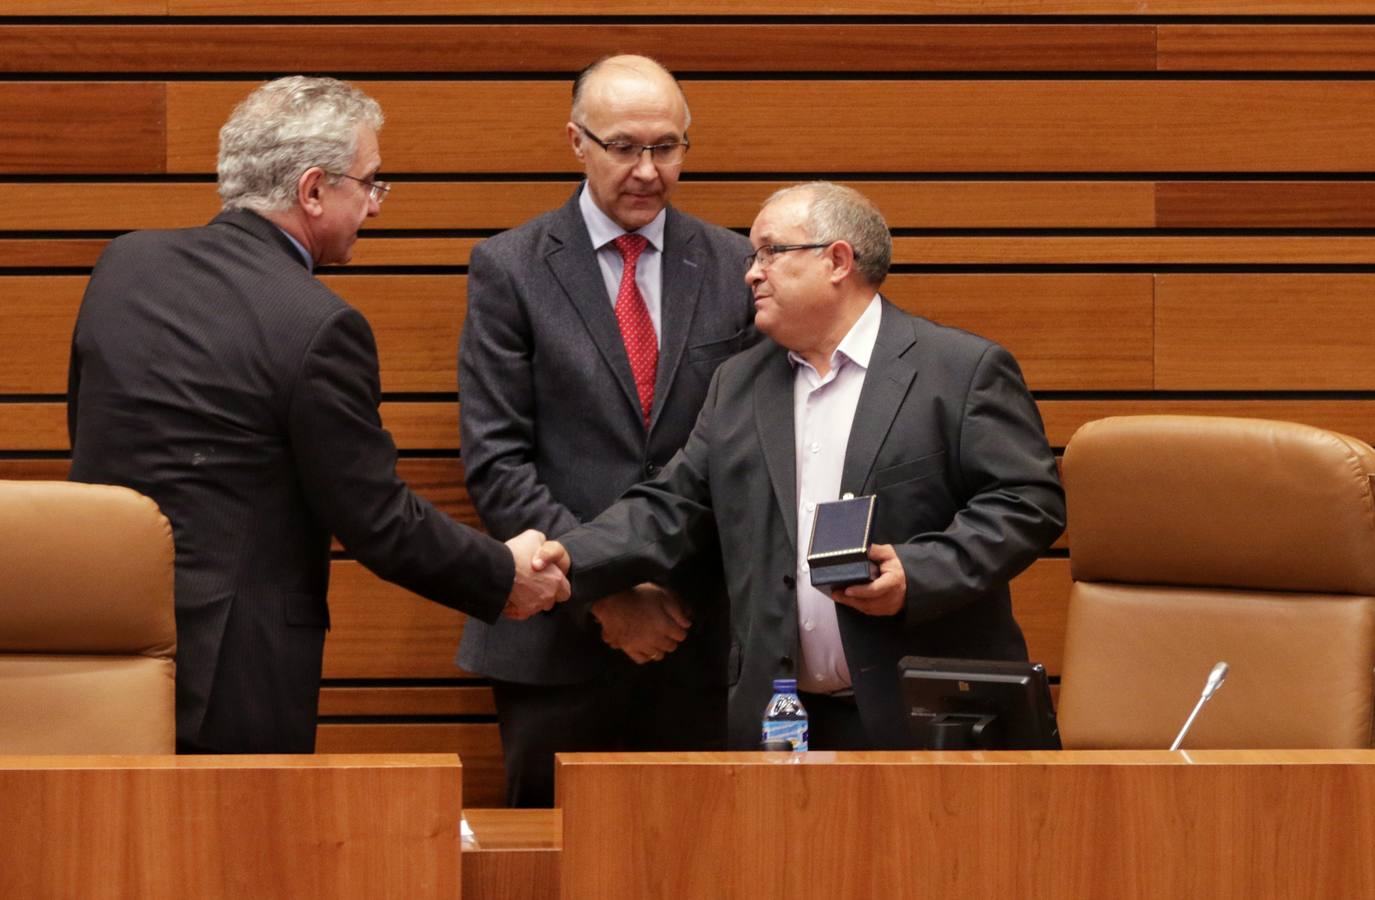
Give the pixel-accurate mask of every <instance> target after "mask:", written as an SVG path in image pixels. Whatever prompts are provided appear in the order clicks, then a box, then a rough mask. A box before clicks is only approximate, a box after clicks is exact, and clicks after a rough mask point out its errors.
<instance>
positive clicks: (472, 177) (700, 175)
mask: <svg viewBox="0 0 1375 900" xmlns="http://www.w3.org/2000/svg"><path fill="white" fill-rule="evenodd" d="M385 136H386V135H385V133H384V134H383V137H384V139H385ZM384 171H385V169H384ZM386 176H387V178H386V180H387V181H391V182H396V183H405V182H424V181H445V182H455V183H461V184H486V183H496V182H508V181H512V182H525V181H536V182H549V181H572V180H575V179H578V178H580V177H581V173H580V172H578V171H576V170H573V169H569V170H565V171H559V172H386ZM818 179H825V180H828V181H847V182H856V183H859V182H867V181H912V182H923V181H936V182H945V181H991V182H1002V181H1026V182H1045V181H1064V182H1076V181H1189V182H1193V181H1220V182H1246V181H1302V182H1327V181H1375V172H1368V171H1367V172H1237V171H1230V172H1221V171H1209V172H1146V171H1140V172H1078V171H1076V172H982V171H981V172H926V171H899V170H892V171H886V172H846V171H837V170H831V171H824V172H823V171H805V170H803V171H792V172H779V171H778V170H776V169H775V170H770V171H768V172H712V171H700V170H688V171H684V172H683V174H682V177H681V179H680V180H681V181H683V182H684V183H686V182H692V181H726V182H731V181H783V182H791V181H814V180H818ZM67 183H80V184H130V183H132V184H214V183H215V174H214V173H213V172H202V173H194V174H186V173H176V174H167V173H158V172H154V173H124V172H117V173H110V172H105V173H59V174H14V173H10V174H3V175H0V184H67Z"/></svg>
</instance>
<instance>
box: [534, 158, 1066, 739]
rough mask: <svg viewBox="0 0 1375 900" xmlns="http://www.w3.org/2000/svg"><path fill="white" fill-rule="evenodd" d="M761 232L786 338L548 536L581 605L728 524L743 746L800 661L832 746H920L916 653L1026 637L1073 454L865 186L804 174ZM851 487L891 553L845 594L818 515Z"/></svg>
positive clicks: (878, 547) (764, 217) (801, 681)
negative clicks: (623, 479)
mask: <svg viewBox="0 0 1375 900" xmlns="http://www.w3.org/2000/svg"><path fill="white" fill-rule="evenodd" d="M750 243H751V244H752V245H753V246H754V252H753V253H751V254H750V255H749V257H748V258H747V260H746V263H747V265H748V270H747V271H746V273H745V280H746V281H747V282H748V283H749V285H750V287H751V288H752V290H753V292H754V304H755V325H756V326H757V327H758V328H759V330H760V331H761V332H763V333H764V334H765V335H767V336H768V337H769V338H771V341H768V342H765V343H763V344H760V345H759V346H757V347H754V348H753V349H751V350H747V351H745V352H744V353H741V354H740V355H739V356H736V357H734V358H733V359H730V360H728V361H726V362H725V363H723V364H722V365H721V367H720V368H719V369H718V370H717V372H716V376H715V378H714V379H713V380H712V383H711V388H710V390H709V392H708V394H707V398H706V402H705V404H704V405H703V407H702V415H701V417H700V418H699V419H698V420H697V424H696V426H695V427H694V429H693V432H692V435H691V436H690V437H689V438H688V441H687V444H686V445H685V446H684V448H683V451H682V452H681V453H679V454H678V455H677V456H675V457H674V458H673V460H672V461H671V462H670V463H669V464H668V465H667V466H665V467H664V470H663V472H661V473H660V474H659V476H658V477H657V478H655V479H653V480H651V481H648V482H646V483H644V484H641V485H639V486H637V487H635V488H632V489H631V490H630V491H628V492H627V493H626V494H625V496H624V497H623V498H622V499H621V500H619V501H618V502H617V503H616V504H615V505H614V506H612V507H611V508H609V509H608V510H607V511H606V512H604V513H603V514H602V515H600V516H598V517H597V518H596V519H594V520H593V521H592V522H590V523H588V524H586V525H583V526H581V527H579V528H576V529H573V530H572V531H570V532H567V533H566V534H564V535H563V536H562V537H561V538H560V539H559V541H560V542H561V544H562V546H560V543H555V542H550V543H549V544H547V545H546V548H547V549H548V551H549V553H550V561H551V562H558V561H560V560H563V561H565V562H567V561H571V564H572V569H571V573H572V580H573V599H572V600H571V601H570V603H569V604H568V607H569V608H570V611H576V610H577V609H578V608H580V607H582V606H584V605H585V604H586V603H587V602H588V600H589V598H591V597H597V596H601V595H603V594H605V593H607V592H608V591H614V590H618V589H620V588H622V587H623V586H625V585H626V584H630V583H634V582H636V581H641V580H644V579H647V578H662V577H666V576H668V575H669V574H670V573H672V572H673V571H674V570H675V569H677V568H678V567H679V566H681V565H683V564H685V563H689V562H690V561H691V560H693V559H694V557H696V555H698V554H699V553H702V552H704V551H708V550H710V549H712V548H713V547H714V546H716V545H719V550H720V553H721V555H722V557H723V559H724V562H725V571H726V582H727V587H728V590H729V593H730V603H731V631H732V637H733V646H732V662H733V667H732V670H731V673H730V674H731V693H730V726H729V741H730V745H731V747H732V748H736V749H753V748H757V747H758V746H759V743H760V718H761V715H762V713H763V711H764V706H765V704H766V702H767V701H768V699H769V695H770V692H771V683H772V679H774V678H776V677H781V676H786V677H791V676H796V678H797V681H798V685H799V687H800V688H801V690H802V692H803V693H802V700H803V705H804V706H805V707H806V708H807V711H808V713H809V714H810V727H811V743H810V746H811V748H812V749H821V750H850V749H871V748H893V749H896V748H902V747H906V746H910V742H911V737H910V735H909V734H908V733H907V728H906V721H907V716H906V714H905V710H904V709H903V706H902V702H901V695H900V690H899V680H898V660H899V659H900V658H902V657H903V656H904V655H907V654H917V655H923V656H950V657H966V658H987V659H1023V660H1024V659H1026V643H1025V641H1024V640H1023V638H1022V633H1021V630H1020V629H1019V628H1018V626H1017V622H1016V620H1015V619H1014V618H1013V616H1012V606H1011V602H1010V598H1009V593H1008V582H1009V581H1010V580H1011V579H1012V577H1013V576H1015V575H1016V574H1017V573H1018V572H1020V571H1022V570H1023V569H1024V568H1026V567H1027V566H1028V565H1030V563H1031V562H1032V561H1033V560H1035V558H1036V557H1037V555H1039V554H1040V553H1041V552H1042V551H1043V550H1045V549H1046V548H1047V547H1049V546H1050V544H1051V542H1052V541H1054V540H1055V538H1056V536H1057V535H1058V534H1059V533H1060V531H1061V529H1062V528H1063V527H1064V497H1063V493H1062V491H1061V490H1060V484H1059V482H1058V480H1057V477H1056V472H1055V457H1054V455H1053V454H1052V453H1051V450H1050V447H1049V446H1048V444H1047V442H1046V437H1045V432H1044V430H1043V428H1042V425H1041V419H1040V416H1039V415H1038V413H1037V411H1036V404H1035V402H1034V401H1033V400H1032V398H1031V395H1030V393H1029V392H1028V391H1027V388H1026V385H1025V384H1024V383H1023V381H1022V376H1021V373H1020V371H1019V370H1018V368H1017V364H1016V362H1015V361H1014V360H1013V358H1012V356H1011V355H1010V354H1009V353H1008V352H1007V351H1006V350H1004V349H1003V348H1002V347H999V346H998V345H997V344H994V343H991V342H990V341H987V340H984V339H983V338H980V337H977V336H975V335H972V334H969V333H967V332H963V331H957V330H955V329H953V328H946V327H943V326H940V325H937V324H936V323H934V322H930V321H928V320H926V319H922V318H918V317H915V316H910V315H908V314H906V313H904V312H902V311H901V310H899V309H898V308H897V307H895V306H893V305H892V304H890V303H889V302H888V301H887V300H885V299H884V298H883V297H882V296H881V295H880V294H879V293H878V288H879V285H881V284H882V283H883V280H884V278H885V277H886V275H887V273H888V266H889V261H890V259H891V257H892V240H891V238H890V237H889V233H888V228H887V225H886V224H885V223H884V221H883V217H882V216H881V215H880V214H879V212H878V210H877V209H875V208H874V206H873V204H871V203H870V202H869V201H868V200H867V199H865V198H864V197H863V196H861V195H860V194H858V193H857V192H855V191H853V190H851V189H849V188H845V187H841V186H839V185H834V184H827V183H813V184H804V185H799V186H796V187H792V188H787V189H785V190H783V191H780V192H778V193H776V194H774V196H773V197H771V198H770V199H769V200H768V201H767V202H766V203H765V204H764V208H763V209H762V210H761V211H760V213H759V215H758V217H757V218H756V219H755V220H754V226H753V228H751V230H750ZM845 494H853V495H855V496H860V495H865V494H874V495H876V496H877V501H876V507H875V514H874V521H873V524H872V530H871V532H870V537H871V540H872V546H871V549H870V553H869V558H870V559H871V560H872V561H873V562H875V563H876V564H877V566H878V575H877V577H875V578H874V580H873V581H872V582H870V583H868V584H860V585H855V586H852V587H847V588H845V589H843V590H836V591H832V592H831V593H830V594H826V593H823V592H822V591H820V590H818V589H817V588H815V587H813V586H812V584H811V579H810V573H809V571H808V566H807V559H806V552H807V544H808V535H809V534H810V533H811V525H812V518H813V515H814V513H815V511H816V505H817V504H818V503H821V502H824V501H831V500H837V499H839V498H841V497H842V496H843V495H845ZM565 548H566V550H567V555H566V557H565V555H564V550H565ZM543 552H544V551H541V554H543ZM539 565H541V562H540V561H539V560H537V561H536V566H537V567H538V566H539Z"/></svg>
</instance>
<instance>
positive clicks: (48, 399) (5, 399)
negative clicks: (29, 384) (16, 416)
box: [0, 394, 67, 403]
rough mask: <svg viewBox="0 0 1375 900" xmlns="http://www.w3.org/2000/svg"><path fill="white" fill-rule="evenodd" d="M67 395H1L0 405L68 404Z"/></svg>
mask: <svg viewBox="0 0 1375 900" xmlns="http://www.w3.org/2000/svg"><path fill="white" fill-rule="evenodd" d="M66 402H67V395H66V394H0V403H66Z"/></svg>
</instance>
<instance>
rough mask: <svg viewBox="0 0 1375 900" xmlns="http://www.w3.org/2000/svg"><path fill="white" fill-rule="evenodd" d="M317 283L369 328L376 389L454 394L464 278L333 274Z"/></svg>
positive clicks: (463, 306) (463, 296)
mask: <svg viewBox="0 0 1375 900" xmlns="http://www.w3.org/2000/svg"><path fill="white" fill-rule="evenodd" d="M321 280H322V281H324V282H325V284H327V285H328V286H329V287H330V288H331V289H332V290H334V291H336V292H338V294H339V295H340V296H342V297H343V298H344V299H345V300H347V301H348V302H349V303H351V304H353V305H354V306H356V307H357V308H358V309H359V310H360V311H361V312H362V313H363V315H365V316H367V319H368V322H369V323H370V324H371V325H372V330H373V333H374V334H375V335H376V337H377V355H378V358H379V360H380V361H381V365H382V390H384V391H447V392H450V393H452V392H453V391H455V390H457V384H458V335H459V331H460V330H461V329H462V325H463V316H464V315H465V312H466V310H467V299H466V293H465V292H466V285H467V279H466V278H464V277H462V276H458V275H404V276H398V275H334V276H325V277H323V278H322V279H321Z"/></svg>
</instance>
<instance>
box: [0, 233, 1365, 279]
mask: <svg viewBox="0 0 1375 900" xmlns="http://www.w3.org/2000/svg"><path fill="white" fill-rule="evenodd" d="M505 230H506V229H504V228H374V227H369V228H367V229H366V230H364V231H362V232H361V233H360V237H364V238H380V239H384V240H396V241H403V240H411V239H423V238H477V239H481V238H488V237H491V236H492V235H494V234H498V233H500V232H502V231H505ZM735 230H736V231H739V232H741V233H745V232H747V231H748V229H745V228H737V229H735ZM125 233H127V229H120V230H107V231H90V230H76V229H74V230H71V231H52V230H46V231H20V230H7V231H6V230H0V240H31V241H42V240H111V239H113V238H116V237H119V236H120V235H122V234H125ZM892 234H893V237H1375V228H1304V227H1300V226H1292V227H1289V228H1275V227H1264V228H1246V227H1237V226H1229V227H1226V228H893V229H892ZM358 268H361V267H357V266H335V267H322V268H321V271H329V272H331V273H333V272H335V271H336V270H337V271H340V272H342V271H349V270H354V271H356V270H357V269H358Z"/></svg>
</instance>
